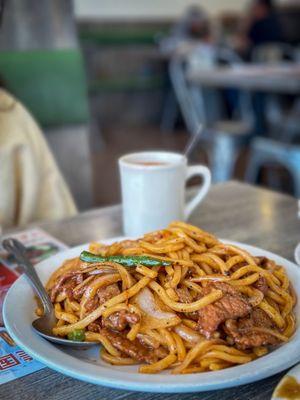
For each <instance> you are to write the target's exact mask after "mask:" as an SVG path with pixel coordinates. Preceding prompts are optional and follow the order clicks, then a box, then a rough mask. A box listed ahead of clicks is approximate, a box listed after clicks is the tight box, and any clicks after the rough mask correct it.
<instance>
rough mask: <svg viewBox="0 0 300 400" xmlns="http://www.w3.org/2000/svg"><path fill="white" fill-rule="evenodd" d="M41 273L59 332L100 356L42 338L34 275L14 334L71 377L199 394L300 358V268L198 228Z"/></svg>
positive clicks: (120, 243)
mask: <svg viewBox="0 0 300 400" xmlns="http://www.w3.org/2000/svg"><path fill="white" fill-rule="evenodd" d="M37 271H38V274H39V276H40V277H41V280H42V282H43V283H44V284H45V286H46V288H47V291H48V293H49V296H50V298H51V301H52V302H53V305H54V308H55V313H56V318H57V323H56V326H55V327H54V329H53V333H54V334H55V335H57V336H61V337H64V338H68V339H69V340H82V341H87V342H88V341H95V342H97V343H99V346H97V345H95V346H93V347H92V348H89V349H85V350H77V349H75V348H74V349H72V348H71V347H67V348H66V347H61V346H56V345H54V344H53V343H50V342H47V341H46V340H45V339H43V338H41V337H40V336H38V335H36V334H35V333H34V331H33V330H32V328H31V322H32V321H33V319H35V318H36V315H42V313H43V310H42V308H41V306H40V305H39V304H38V303H37V301H36V299H35V298H34V294H33V292H32V289H31V288H30V286H29V284H28V283H27V281H26V279H25V278H24V277H20V278H19V279H18V280H17V282H16V283H15V284H14V285H13V286H12V288H11V289H10V291H9V292H8V295H7V297H6V301H5V304H4V320H5V324H6V327H7V329H8V331H9V333H10V334H11V336H12V338H13V339H14V340H15V341H16V342H17V344H18V345H19V346H21V347H22V348H23V349H24V350H25V351H27V352H28V353H29V354H30V355H32V356H33V357H34V358H35V359H37V360H39V361H41V362H42V363H44V364H45V365H47V366H49V367H51V368H53V369H55V370H57V371H59V372H62V373H65V374H67V375H69V376H72V377H75V378H78V379H81V380H84V381H87V382H91V383H95V384H100V385H105V386H110V387H114V388H120V389H129V390H139V391H152V392H193V391H194V392H195V391H203V390H213V389H220V388H224V387H231V386H237V385H241V384H244V383H248V382H253V381H256V380H259V379H262V378H265V377H268V376H270V375H273V374H275V373H277V372H279V371H282V370H284V369H286V368H287V367H289V366H291V365H293V364H295V363H296V362H298V361H299V359H300V331H299V329H298V323H297V315H298V313H299V304H298V303H297V297H299V296H300V271H299V268H298V267H297V266H296V265H294V264H293V263H291V262H290V261H288V260H286V259H284V258H281V257H279V256H278V255H275V254H272V253H270V252H268V251H265V250H262V249H258V248H255V247H252V246H249V245H244V244H240V243H236V242H231V241H227V240H220V239H218V238H216V237H215V236H214V235H213V234H211V233H208V232H205V231H204V230H202V229H200V228H198V227H195V226H192V225H189V224H187V223H184V222H177V221H175V222H173V223H171V224H170V225H169V226H168V227H166V228H165V229H162V230H159V231H155V232H151V233H148V234H146V235H144V236H143V237H141V238H138V239H127V238H116V239H111V240H106V241H102V242H101V243H96V242H95V243H91V244H89V245H83V246H79V247H76V248H73V249H70V250H67V251H64V252H62V253H59V254H58V255H56V256H53V257H51V258H49V259H47V260H45V261H43V262H41V263H40V264H38V265H37ZM20 299H21V301H20Z"/></svg>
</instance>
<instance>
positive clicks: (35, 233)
mask: <svg viewBox="0 0 300 400" xmlns="http://www.w3.org/2000/svg"><path fill="white" fill-rule="evenodd" d="M9 237H14V238H15V239H18V240H20V242H22V243H23V244H24V246H25V247H26V249H27V256H28V257H29V259H30V261H31V262H32V263H33V264H37V263H38V262H40V261H42V260H44V259H45V258H47V257H50V256H52V255H54V254H56V253H58V252H59V251H62V250H65V249H67V246H66V245H65V244H64V243H62V242H60V241H59V240H57V239H55V238H54V237H52V236H51V235H49V234H48V233H47V232H45V231H43V230H42V229H39V228H35V229H30V230H26V231H22V232H18V233H15V234H10V235H9ZM1 239H2V240H3V239H5V236H3V237H2V238H1ZM21 274H22V272H21V270H20V268H19V266H18V265H17V264H16V263H15V260H14V258H13V257H12V256H10V255H9V254H7V252H6V251H5V250H4V249H3V247H2V246H1V244H0V385H1V384H3V383H6V382H9V381H11V380H14V379H17V378H20V377H22V376H25V375H28V374H31V373H33V372H35V371H38V370H40V369H42V368H44V365H43V364H41V363H40V362H38V361H35V360H33V358H32V357H30V356H29V355H28V354H27V353H25V352H24V351H23V350H21V349H20V348H19V347H18V346H17V345H16V344H15V343H14V341H13V340H12V338H11V337H10V336H9V334H8V332H7V331H6V329H5V327H4V326H3V325H4V323H3V318H2V306H3V302H4V298H5V295H6V293H7V291H8V289H9V288H10V286H11V285H12V284H13V282H14V281H15V280H16V279H17V278H18V277H19V276H20V275H21Z"/></svg>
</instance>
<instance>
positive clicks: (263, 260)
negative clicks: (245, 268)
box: [255, 256, 276, 270]
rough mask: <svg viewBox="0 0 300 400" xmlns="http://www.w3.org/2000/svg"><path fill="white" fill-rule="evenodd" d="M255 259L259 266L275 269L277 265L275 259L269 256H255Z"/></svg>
mask: <svg viewBox="0 0 300 400" xmlns="http://www.w3.org/2000/svg"><path fill="white" fill-rule="evenodd" d="M255 261H256V263H257V265H258V266H260V267H262V268H266V269H268V270H274V269H275V267H276V264H275V262H274V261H273V260H269V259H268V258H267V257H264V256H261V257H255Z"/></svg>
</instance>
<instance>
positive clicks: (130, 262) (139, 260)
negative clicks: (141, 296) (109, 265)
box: [80, 251, 171, 267]
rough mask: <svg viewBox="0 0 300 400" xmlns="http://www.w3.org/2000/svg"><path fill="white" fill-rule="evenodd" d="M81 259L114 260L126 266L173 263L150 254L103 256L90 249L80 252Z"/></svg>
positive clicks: (91, 260)
mask: <svg viewBox="0 0 300 400" xmlns="http://www.w3.org/2000/svg"><path fill="white" fill-rule="evenodd" d="M80 260H81V261H85V262H90V263H97V262H105V261H112V262H116V263H118V264H121V265H124V266H125V267H135V266H136V265H139V264H140V265H144V266H145V267H159V266H163V267H165V266H167V265H171V263H170V262H169V261H162V260H158V259H157V258H152V257H148V256H107V257H102V256H98V255H97V254H93V253H89V252H88V251H83V252H82V253H81V254H80Z"/></svg>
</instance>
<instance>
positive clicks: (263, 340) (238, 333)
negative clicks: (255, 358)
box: [224, 308, 279, 350]
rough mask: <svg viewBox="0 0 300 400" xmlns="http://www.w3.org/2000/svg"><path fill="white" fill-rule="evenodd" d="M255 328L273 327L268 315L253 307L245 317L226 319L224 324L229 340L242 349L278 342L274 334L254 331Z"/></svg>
mask: <svg viewBox="0 0 300 400" xmlns="http://www.w3.org/2000/svg"><path fill="white" fill-rule="evenodd" d="M255 328H269V329H274V328H275V326H274V324H273V322H272V321H271V319H270V318H269V316H268V315H267V314H266V313H265V312H264V311H263V310H261V309H260V308H254V309H253V311H252V312H251V313H250V314H249V315H248V316H247V317H245V318H240V319H238V320H233V319H228V320H227V321H226V322H225V324H224V331H225V332H226V334H227V335H228V337H229V340H230V341H231V342H233V343H235V344H236V345H237V347H238V348H240V349H242V350H245V349H249V348H252V347H258V346H266V345H274V344H278V343H279V340H278V339H277V338H276V337H275V336H273V335H270V334H268V333H264V332H258V331H255ZM275 329H276V328H275Z"/></svg>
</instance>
